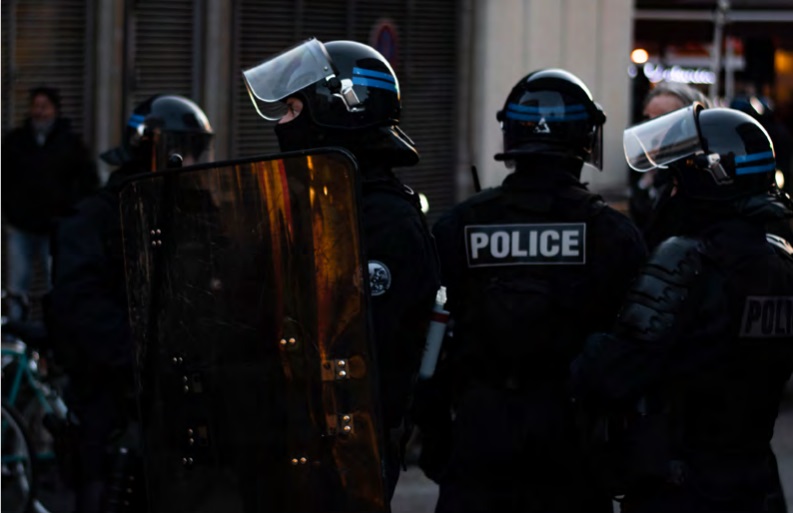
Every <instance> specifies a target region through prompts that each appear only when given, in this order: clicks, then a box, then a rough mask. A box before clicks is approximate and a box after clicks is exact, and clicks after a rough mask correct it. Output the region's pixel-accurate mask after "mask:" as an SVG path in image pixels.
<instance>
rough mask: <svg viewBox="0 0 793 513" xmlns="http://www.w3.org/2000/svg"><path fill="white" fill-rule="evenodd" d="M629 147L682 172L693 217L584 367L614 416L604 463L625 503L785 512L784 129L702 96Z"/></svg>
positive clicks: (577, 375)
mask: <svg viewBox="0 0 793 513" xmlns="http://www.w3.org/2000/svg"><path fill="white" fill-rule="evenodd" d="M624 145H625V152H626V153H625V154H626V158H627V159H628V162H629V164H630V166H631V167H632V168H633V169H636V170H637V171H646V170H648V169H652V168H654V167H662V168H669V169H671V170H672V171H673V172H674V174H675V178H676V180H677V194H676V195H675V196H674V197H673V198H672V200H673V201H674V202H676V203H678V204H679V206H681V208H682V209H683V210H684V211H686V212H688V217H687V222H686V223H685V225H682V226H680V227H679V232H678V233H677V234H676V236H674V237H671V238H669V239H667V240H666V241H664V242H663V243H662V244H661V245H660V246H659V247H658V248H657V249H656V250H655V251H654V253H653V254H652V256H651V257H650V259H649V260H648V262H647V264H646V265H645V266H644V268H643V270H642V271H641V273H640V275H639V277H638V278H637V280H636V281H635V283H634V285H633V286H632V288H631V291H630V293H629V294H628V296H627V298H626V300H625V302H624V305H623V307H622V311H621V314H620V317H619V319H618V321H617V323H616V324H615V326H614V327H613V331H612V332H611V333H608V334H606V333H603V334H597V335H593V336H592V337H591V338H590V339H589V340H588V341H587V345H586V349H585V352H584V353H582V355H581V356H580V357H579V358H578V359H577V360H576V362H575V363H574V365H573V372H574V386H575V391H576V394H577V396H578V397H579V398H580V399H581V400H582V401H583V402H584V403H585V404H586V405H588V409H594V410H598V411H600V412H603V413H609V414H610V415H608V416H604V417H602V418H601V420H599V421H598V422H597V424H599V425H600V426H608V428H607V429H604V430H601V431H600V432H601V433H603V435H602V436H601V437H600V439H599V442H600V443H597V444H595V443H593V446H594V447H596V448H597V452H598V453H599V454H602V455H603V460H602V464H603V465H602V467H601V468H602V473H601V475H609V477H610V481H611V483H612V485H613V486H614V492H615V493H622V494H624V500H623V502H622V510H623V511H625V512H655V511H679V512H694V511H696V512H699V513H707V512H716V511H718V512H725V511H741V512H761V511H779V510H782V511H784V505H782V506H781V508H780V506H779V505H776V506H775V505H773V504H771V503H770V501H769V499H770V497H769V491H770V490H772V489H774V488H775V487H776V486H778V483H775V480H776V476H775V475H774V474H775V471H776V469H775V465H774V464H773V454H772V453H771V449H770V446H769V442H770V439H771V436H772V434H773V430H774V422H775V419H776V416H777V410H778V407H779V401H780V398H781V394H782V392H783V388H784V386H785V383H786V381H787V380H788V378H789V377H790V375H791V371H793V344H791V342H793V328H791V326H792V325H791V322H793V248H791V246H790V245H789V244H788V243H787V242H786V241H785V240H784V239H781V238H780V237H776V236H772V235H767V234H766V229H765V226H766V225H767V223H768V222H769V220H770V218H773V217H775V216H777V215H779V212H780V211H783V210H785V208H784V204H782V203H781V202H780V198H779V196H778V195H779V193H778V191H776V190H774V189H773V186H772V184H773V180H774V172H775V165H774V151H773V146H772V144H771V141H770V139H769V137H768V135H767V133H766V132H765V130H764V129H763V128H762V126H761V125H760V124H759V123H757V122H756V121H755V120H754V119H752V118H751V117H750V116H747V115H746V114H744V113H741V112H738V111H735V110H731V109H721V108H718V109H707V110H703V109H702V106H701V105H697V104H695V105H693V106H691V107H688V108H686V109H682V110H678V111H675V112H672V113H669V114H667V115H665V116H662V117H659V118H656V119H654V120H652V121H648V122H646V123H643V124H641V125H638V126H636V127H633V128H630V129H628V130H626V131H625V137H624ZM791 215H793V212H791V211H790V210H787V216H788V217H789V216H791ZM604 419H605V421H604ZM597 441H598V440H597V439H594V440H593V442H597ZM776 500H777V501H779V500H781V501H784V499H782V498H780V497H778V496H777V497H776Z"/></svg>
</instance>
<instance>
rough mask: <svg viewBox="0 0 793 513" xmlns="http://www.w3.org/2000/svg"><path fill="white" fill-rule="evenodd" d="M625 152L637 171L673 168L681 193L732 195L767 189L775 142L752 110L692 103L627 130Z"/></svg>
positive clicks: (690, 195)
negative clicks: (745, 112)
mask: <svg viewBox="0 0 793 513" xmlns="http://www.w3.org/2000/svg"><path fill="white" fill-rule="evenodd" d="M623 147H624V149H625V158H626V160H627V161H628V165H630V167H631V168H633V169H635V170H636V171H639V172H645V171H649V170H650V169H667V168H668V169H671V170H672V171H673V173H674V174H675V176H676V177H677V180H678V190H679V193H680V194H681V196H684V197H688V198H691V199H696V200H706V201H730V200H734V199H738V198H743V197H747V196H752V195H756V194H765V193H768V192H769V191H770V190H771V189H772V188H773V184H774V173H775V170H776V164H775V160H774V146H773V143H772V142H771V139H770V138H769V136H768V133H767V132H766V131H765V129H764V128H763V127H762V125H760V123H758V122H757V121H756V120H754V119H753V118H752V117H751V116H749V115H747V114H744V113H743V112H739V111H737V110H734V109H724V108H717V109H704V107H703V106H702V105H701V104H699V103H695V104H693V105H692V106H690V107H686V108H684V109H680V110H676V111H673V112H670V113H668V114H665V115H663V116H660V117H657V118H655V119H653V120H650V121H647V122H645V123H642V124H640V125H636V126H634V127H631V128H629V129H627V130H625V133H624V136H623Z"/></svg>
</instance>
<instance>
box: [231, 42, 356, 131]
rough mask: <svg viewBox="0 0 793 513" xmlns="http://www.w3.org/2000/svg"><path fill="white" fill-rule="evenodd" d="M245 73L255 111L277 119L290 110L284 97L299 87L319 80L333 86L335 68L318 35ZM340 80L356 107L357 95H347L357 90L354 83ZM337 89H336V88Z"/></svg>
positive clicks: (340, 87) (340, 90) (341, 90)
mask: <svg viewBox="0 0 793 513" xmlns="http://www.w3.org/2000/svg"><path fill="white" fill-rule="evenodd" d="M242 76H243V78H244V80H245V87H246V88H247V89H248V94H249V95H250V97H251V101H252V102H253V105H254V107H255V108H256V112H258V113H259V115H260V116H261V117H263V118H264V119H267V120H269V121H278V120H279V119H281V118H282V117H284V115H286V113H287V106H286V103H285V102H284V100H286V99H287V98H288V97H289V96H291V95H294V94H295V93H297V92H298V91H300V90H302V89H304V88H306V87H308V86H310V85H312V84H315V83H317V82H320V81H327V82H328V83H329V89H333V85H334V80H332V79H334V78H335V76H336V75H335V71H334V68H333V63H332V62H331V60H330V56H329V55H328V52H327V50H326V49H325V46H324V45H323V44H322V43H320V42H319V41H317V40H316V39H309V40H308V41H306V42H305V43H302V44H300V45H298V46H295V47H293V48H291V49H289V50H286V51H284V52H282V53H280V54H278V55H276V56H275V57H272V58H271V59H269V60H266V61H264V62H263V63H261V64H259V65H258V66H255V67H253V68H250V69H247V70H244V71H243V72H242ZM335 82H338V84H336V85H337V87H336V88H337V89H338V93H339V96H340V97H341V98H342V99H343V100H344V101H345V104H347V105H348V108H352V107H354V106H355V105H356V104H357V103H356V101H355V98H350V99H349V101H348V99H347V98H346V97H345V96H344V95H345V92H346V93H347V94H350V93H351V94H352V95H353V96H354V95H355V93H354V92H353V91H352V87H351V86H352V84H349V87H345V84H342V83H341V82H340V81H338V80H336V81H335ZM334 92H336V91H334Z"/></svg>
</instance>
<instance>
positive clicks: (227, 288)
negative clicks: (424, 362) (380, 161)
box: [121, 151, 388, 513]
mask: <svg viewBox="0 0 793 513" xmlns="http://www.w3.org/2000/svg"><path fill="white" fill-rule="evenodd" d="M354 171H355V168H354V164H353V162H352V161H351V160H350V159H349V158H348V157H347V155H346V154H343V153H340V152H335V151H323V152H318V153H315V154H312V155H304V156H285V157H282V158H275V159H273V160H253V161H251V160H247V161H235V162H230V163H226V164H222V165H217V164H216V165H205V166H197V167H193V168H185V169H183V170H176V171H165V172H158V173H150V174H149V175H147V176H145V177H143V178H141V179H139V180H134V181H132V182H131V183H130V184H128V185H127V186H126V187H125V188H124V189H123V191H122V193H121V212H122V222H123V232H124V248H125V263H126V272H127V283H128V291H129V292H128V295H129V302H130V319H131V325H132V331H133V336H134V339H135V343H136V347H137V349H136V351H137V354H136V364H137V371H136V376H137V380H136V382H137V387H138V390H137V391H138V393H139V405H140V416H141V424H142V439H143V450H144V454H145V462H144V467H145V477H146V483H147V487H146V488H147V495H148V499H147V500H148V505H149V511H150V512H151V513H179V512H188V511H189V512H229V513H234V512H245V513H248V512H326V511H327V512H329V511H344V512H356V511H360V512H363V511H365V512H376V511H387V510H388V506H387V504H386V502H385V499H384V484H383V478H382V465H381V455H382V452H381V450H382V440H383V438H382V436H381V429H380V422H379V418H378V416H377V414H376V410H377V404H376V399H375V398H376V394H375V393H374V391H375V386H376V382H375V378H376V376H375V367H374V355H373V351H372V344H371V337H370V336H369V333H370V331H369V326H368V313H367V308H368V306H367V298H368V290H367V289H366V287H367V285H366V280H364V278H363V277H364V276H366V274H365V271H364V268H363V262H364V260H363V258H362V251H361V243H360V233H361V232H360V229H359V217H358V211H357V205H358V204H359V202H358V201H357V195H358V184H357V181H356V174H355V172H354Z"/></svg>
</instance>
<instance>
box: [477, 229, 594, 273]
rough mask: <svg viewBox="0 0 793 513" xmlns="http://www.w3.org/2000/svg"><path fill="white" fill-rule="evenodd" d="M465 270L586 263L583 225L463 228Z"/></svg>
mask: <svg viewBox="0 0 793 513" xmlns="http://www.w3.org/2000/svg"><path fill="white" fill-rule="evenodd" d="M465 247H466V253H467V257H468V267H491V266H497V265H542V264H567V265H581V264H584V263H586V223H552V224H500V225H495V224H490V225H469V226H466V227H465Z"/></svg>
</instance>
